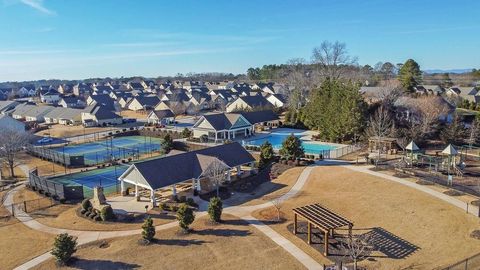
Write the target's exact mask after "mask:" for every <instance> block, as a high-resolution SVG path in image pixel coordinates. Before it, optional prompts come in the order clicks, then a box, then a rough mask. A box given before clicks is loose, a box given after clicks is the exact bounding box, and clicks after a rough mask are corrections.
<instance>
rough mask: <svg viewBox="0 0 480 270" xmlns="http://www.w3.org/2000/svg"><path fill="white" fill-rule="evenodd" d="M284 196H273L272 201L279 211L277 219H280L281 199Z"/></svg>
mask: <svg viewBox="0 0 480 270" xmlns="http://www.w3.org/2000/svg"><path fill="white" fill-rule="evenodd" d="M281 197H282V196H276V197H275V198H272V199H271V200H270V202H271V203H272V205H273V207H274V208H275V210H276V211H277V220H275V221H277V222H278V221H280V208H281V206H282V200H281V199H280V198H281Z"/></svg>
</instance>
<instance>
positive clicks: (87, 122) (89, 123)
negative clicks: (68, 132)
mask: <svg viewBox="0 0 480 270" xmlns="http://www.w3.org/2000/svg"><path fill="white" fill-rule="evenodd" d="M122 122H123V119H122V117H121V116H119V115H118V114H116V113H114V112H113V111H111V110H109V109H108V108H106V107H104V106H101V105H95V106H89V107H87V108H85V110H84V111H83V112H82V124H83V125H84V126H86V127H93V126H109V125H119V124H122Z"/></svg>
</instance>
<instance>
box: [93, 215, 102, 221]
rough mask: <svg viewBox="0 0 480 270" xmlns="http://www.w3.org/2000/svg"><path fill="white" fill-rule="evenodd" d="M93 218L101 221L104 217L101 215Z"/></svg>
mask: <svg viewBox="0 0 480 270" xmlns="http://www.w3.org/2000/svg"><path fill="white" fill-rule="evenodd" d="M93 220H95V221H101V220H102V218H101V217H100V216H95V218H94V219H93Z"/></svg>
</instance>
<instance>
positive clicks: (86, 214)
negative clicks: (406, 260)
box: [83, 210, 92, 217]
mask: <svg viewBox="0 0 480 270" xmlns="http://www.w3.org/2000/svg"><path fill="white" fill-rule="evenodd" d="M91 213H92V212H90V211H88V210H87V211H86V212H85V213H84V214H83V215H84V216H85V217H88V216H89V215H90V214H91Z"/></svg>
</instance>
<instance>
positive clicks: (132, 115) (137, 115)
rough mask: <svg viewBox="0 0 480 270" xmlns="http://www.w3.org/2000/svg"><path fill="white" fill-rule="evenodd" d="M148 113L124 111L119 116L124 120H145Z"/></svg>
mask: <svg viewBox="0 0 480 270" xmlns="http://www.w3.org/2000/svg"><path fill="white" fill-rule="evenodd" d="M148 113H149V112H144V111H136V112H134V111H129V110H124V111H122V113H121V115H122V116H123V117H124V118H135V119H147V116H148Z"/></svg>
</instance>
